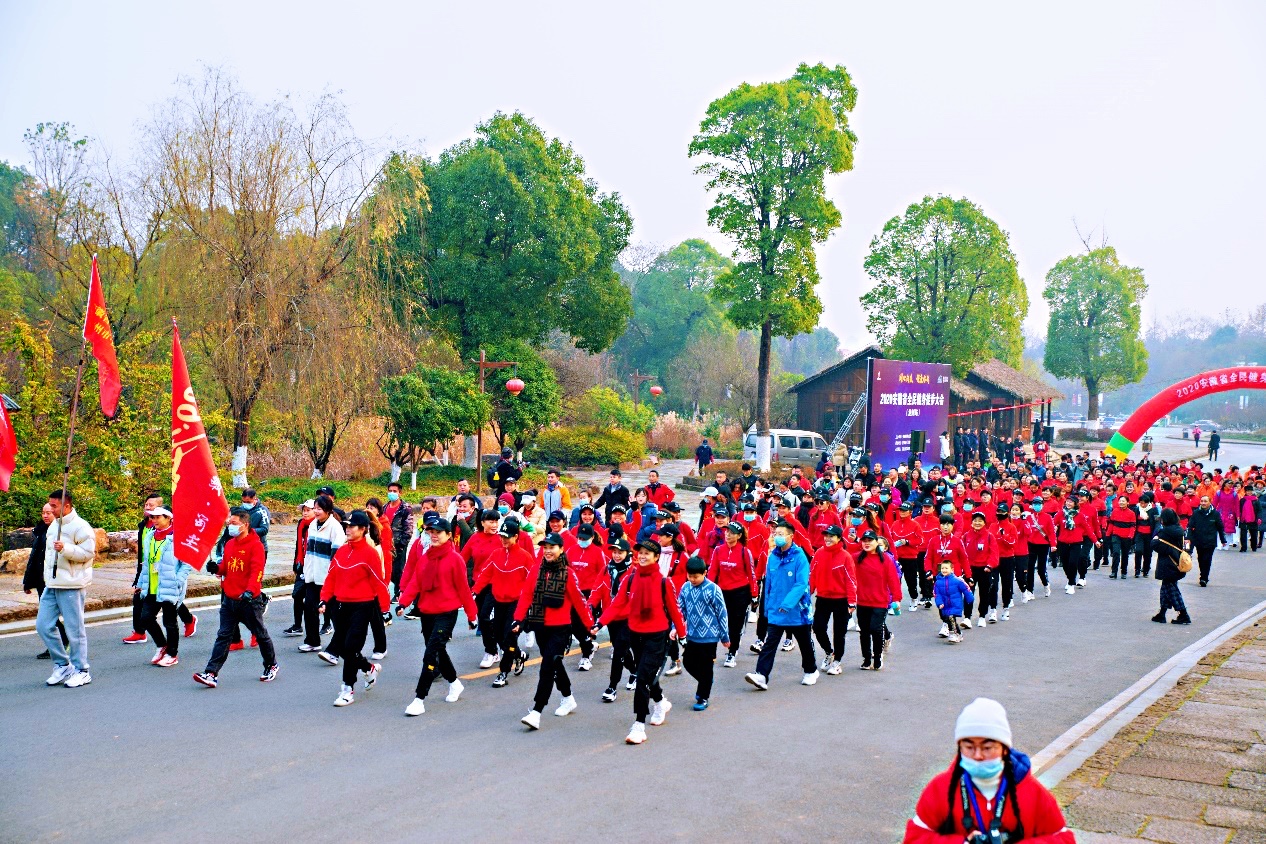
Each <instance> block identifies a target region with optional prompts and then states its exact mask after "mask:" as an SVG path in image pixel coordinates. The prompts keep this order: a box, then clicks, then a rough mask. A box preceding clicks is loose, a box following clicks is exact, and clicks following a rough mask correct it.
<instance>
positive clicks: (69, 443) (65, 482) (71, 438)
mask: <svg viewBox="0 0 1266 844" xmlns="http://www.w3.org/2000/svg"><path fill="white" fill-rule="evenodd" d="M92 260H93V261H94V262H95V261H96V260H97V255H96V253H95V252H94V253H93V255H92ZM90 286H91V285H90ZM89 307H91V306H89ZM79 333H80V335H81V339H80V341H79V368H78V369H77V370H76V371H75V392H74V395H73V396H71V399H70V433H69V435H68V436H67V437H66V464H65V466H63V467H62V498H61V512H60V513H58V515H57V541H58V542H61V541H62V521H63V520H64V519H65V517H66V491H67V489H68V487H69V484H70V451H71V449H72V448H73V447H74V445H75V419H76V418H77V417H78V416H79V388H80V387H81V386H83V381H84V353H85V352H87V350H88V310H87V309H86V308H85V310H84V328H83V330H82V331H80V332H79ZM53 577H57V553H56V552H54V554H53Z"/></svg>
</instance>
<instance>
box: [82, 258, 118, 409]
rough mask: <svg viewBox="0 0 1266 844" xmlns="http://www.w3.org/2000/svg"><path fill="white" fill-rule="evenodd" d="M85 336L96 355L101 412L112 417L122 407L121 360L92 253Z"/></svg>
mask: <svg viewBox="0 0 1266 844" xmlns="http://www.w3.org/2000/svg"><path fill="white" fill-rule="evenodd" d="M84 339H85V340H87V341H88V342H89V343H90V344H91V345H92V356H93V357H94V358H96V359H97V384H98V386H99V387H100V392H101V412H102V413H104V414H105V415H106V416H107V417H108V418H113V417H114V414H115V411H117V410H118V409H119V391H120V389H121V385H122V382H121V381H120V380H119V361H118V359H117V358H116V357H115V356H114V332H113V331H111V330H110V317H109V315H108V314H107V313H106V303H105V293H104V292H103V291H102V289H101V273H100V272H99V271H98V270H97V256H96V255H93V256H92V278H91V279H90V280H89V282H88V315H87V317H86V318H85V319H84Z"/></svg>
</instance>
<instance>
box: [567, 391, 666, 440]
mask: <svg viewBox="0 0 1266 844" xmlns="http://www.w3.org/2000/svg"><path fill="white" fill-rule="evenodd" d="M570 419H571V421H572V423H573V424H574V425H575V426H576V427H585V428H597V429H600V430H609V429H612V428H618V429H621V430H625V431H635V432H636V433H639V434H645V433H648V432H649V431H650V430H651V427H652V426H653V425H654V424H655V409H654V408H652V407H651V406H650V405H649V404H634V403H633V400H632V399H627V398H625V397H624V396H622V395H620V394H619V393H617V392H616V391H615V390H612V389H611V388H610V387H592V388H590V389H588V390H586V391H585V393H584V395H582V396H581V397H580V398H579V399H577V401H576V406H575V407H574V408H573V409H572V412H571V414H570Z"/></svg>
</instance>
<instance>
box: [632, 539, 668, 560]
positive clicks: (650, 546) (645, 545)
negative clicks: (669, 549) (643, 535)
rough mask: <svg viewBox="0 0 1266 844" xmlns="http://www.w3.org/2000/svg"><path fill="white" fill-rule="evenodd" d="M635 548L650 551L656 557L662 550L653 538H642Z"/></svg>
mask: <svg viewBox="0 0 1266 844" xmlns="http://www.w3.org/2000/svg"><path fill="white" fill-rule="evenodd" d="M637 548H638V550H639V551H650V552H651V553H652V554H654V555H655V556H656V557H658V556H659V555H660V553H661V552H662V551H663V550H664V549H663V548H661V547H659V543H658V542H656V541H655V540H653V539H643V540H642V541H641V542H639V543H637Z"/></svg>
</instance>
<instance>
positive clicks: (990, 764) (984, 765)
mask: <svg viewBox="0 0 1266 844" xmlns="http://www.w3.org/2000/svg"><path fill="white" fill-rule="evenodd" d="M958 766H959V767H960V768H962V769H963V770H964V771H965V772H966V773H967V775H968V776H969V777H971V778H972V779H974V780H988V779H993V778H994V777H996V776H998V775H1000V774H1001V773H1002V757H1001V756H999V757H998V758H997V759H986V760H985V761H983V762H978V761H976V760H975V759H969V758H967V757H966V756H963V757H962V758H960V759H959V760H958Z"/></svg>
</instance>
